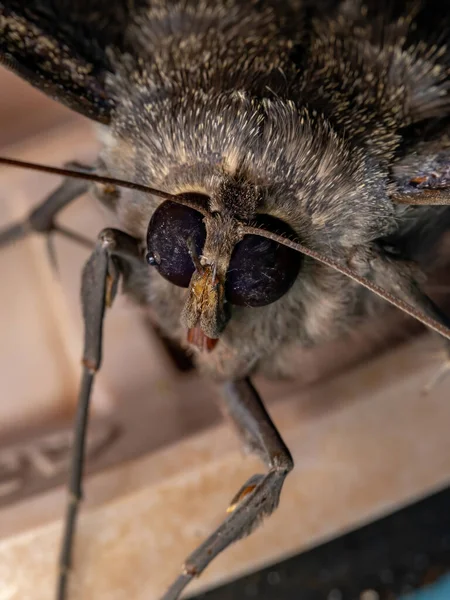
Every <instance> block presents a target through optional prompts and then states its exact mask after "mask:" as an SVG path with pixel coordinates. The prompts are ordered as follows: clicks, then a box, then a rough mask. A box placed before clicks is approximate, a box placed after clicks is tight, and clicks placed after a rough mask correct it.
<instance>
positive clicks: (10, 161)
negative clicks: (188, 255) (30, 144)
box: [0, 157, 206, 215]
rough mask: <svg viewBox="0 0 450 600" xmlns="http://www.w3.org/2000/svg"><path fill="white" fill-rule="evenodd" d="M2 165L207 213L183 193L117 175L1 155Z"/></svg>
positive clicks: (0, 161)
mask: <svg viewBox="0 0 450 600" xmlns="http://www.w3.org/2000/svg"><path fill="white" fill-rule="evenodd" d="M0 165H7V166H9V167H16V168H21V169H30V170H32V171H40V172H41V173H50V174H52V175H61V176H62V177H70V178H72V179H82V180H84V181H92V182H94V183H101V184H104V185H113V186H117V187H121V188H126V189H130V190H136V191H138V192H143V193H145V194H151V195H152V196H157V197H158V198H163V199H164V200H172V202H177V203H178V204H183V206H188V207H189V208H193V209H195V210H198V211H199V212H201V213H202V214H204V215H206V211H205V209H204V208H203V207H202V206H200V205H199V204H197V203H196V202H192V201H191V200H188V199H187V198H186V197H185V196H184V195H183V194H169V193H168V192H163V191H162V190H157V189H155V188H152V187H149V186H148V185H142V184H140V183H133V182H132V181H126V180H124V179H117V178H116V177H108V176H104V175H97V174H96V173H88V172H87V171H75V170H73V169H66V168H62V167H51V166H47V165H41V164H37V163H31V162H26V161H24V160H17V159H14V158H5V157H0Z"/></svg>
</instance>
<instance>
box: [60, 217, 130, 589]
mask: <svg viewBox="0 0 450 600" xmlns="http://www.w3.org/2000/svg"><path fill="white" fill-rule="evenodd" d="M137 262H139V264H141V263H142V255H141V252H140V248H139V244H138V241H137V240H136V239H134V238H132V237H131V236H129V235H128V234H126V233H123V232H121V231H118V230H116V229H104V230H103V231H102V232H101V234H100V235H99V238H98V241H97V244H96V246H95V248H94V251H93V252H92V254H91V256H90V258H89V260H88V261H87V263H86V265H85V267H84V270H83V276H82V284H81V299H82V307H83V320H84V350H83V361H82V364H83V372H82V377H81V386H80V392H79V397H78V406H77V412H76V417H75V424H74V441H73V450H72V459H71V467H70V474H69V500H68V504H67V509H66V518H65V524H64V533H63V539H62V547H61V554H60V561H59V564H60V571H59V576H58V585H57V592H56V598H57V600H64V599H65V598H66V592H67V583H68V575H69V569H70V565H71V559H72V549H73V540H74V533H75V524H76V519H77V514H78V508H79V504H80V501H81V499H82V487H81V484H82V476H83V466H84V450H85V436H86V429H87V422H88V412H89V402H90V398H91V392H92V386H93V383H94V378H95V374H96V372H97V371H98V369H99V368H100V363H101V358H102V334H103V320H104V315H105V309H106V308H107V307H110V306H111V305H112V302H113V300H114V296H115V294H116V292H117V287H118V283H119V279H120V278H121V277H122V279H123V280H124V284H126V279H127V277H128V274H130V273H131V272H132V270H133V267H134V266H135V265H136V264H137Z"/></svg>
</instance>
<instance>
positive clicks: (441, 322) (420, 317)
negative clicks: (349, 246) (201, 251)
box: [241, 226, 450, 340]
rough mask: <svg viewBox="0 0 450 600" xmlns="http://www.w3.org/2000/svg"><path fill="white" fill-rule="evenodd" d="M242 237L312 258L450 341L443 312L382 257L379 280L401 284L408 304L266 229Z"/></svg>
mask: <svg viewBox="0 0 450 600" xmlns="http://www.w3.org/2000/svg"><path fill="white" fill-rule="evenodd" d="M241 233H242V234H243V235H246V234H251V235H259V236H261V237H265V238H268V239H269V240H273V241H274V242H277V243H278V244H282V245H284V246H287V247H288V248H291V249H292V250H296V251H297V252H301V253H302V254H304V255H305V256H309V257H310V258H312V259H314V260H316V261H318V262H320V263H322V264H324V265H327V266H328V267H330V268H331V269H334V270H335V271H338V272H339V273H342V274H343V275H346V276H347V277H349V278H350V279H353V281H356V282H357V283H359V284H360V285H362V286H363V287H365V288H366V289H368V290H370V291H371V292H373V293H374V294H376V295H377V296H379V297H380V298H383V300H386V302H389V303H390V304H392V305H393V306H395V307H396V308H398V309H399V310H401V311H402V312H404V313H406V314H408V315H409V316H410V317H413V318H414V319H416V320H417V321H420V322H421V323H423V325H426V326H427V327H429V328H430V329H433V330H434V331H436V332H437V333H439V334H440V335H442V336H443V337H444V338H446V339H448V340H450V320H449V319H448V318H447V317H446V316H445V315H444V314H443V313H442V312H441V311H440V309H439V308H438V307H437V306H436V305H435V304H434V303H433V302H432V300H431V299H430V298H428V296H427V295H426V294H425V293H423V292H422V291H421V290H420V289H419V288H418V287H417V286H416V285H414V284H413V282H412V280H410V279H408V280H406V278H405V277H404V276H402V275H401V274H400V273H399V271H398V269H394V267H393V265H392V264H391V263H389V262H387V261H382V260H381V258H380V257H379V258H378V260H379V264H378V265H377V267H378V276H379V278H383V279H386V278H387V276H389V277H390V279H392V281H393V282H396V284H397V285H396V287H398V284H399V283H400V291H401V293H402V295H403V296H404V297H406V298H408V301H405V300H403V299H402V298H399V297H397V296H394V295H393V294H392V293H391V292H390V291H388V290H386V289H384V288H383V287H381V286H380V285H378V284H377V283H375V282H373V281H370V279H368V278H367V277H364V276H363V275H360V274H359V273H357V272H356V271H354V270H353V269H351V268H349V267H346V266H344V265H342V264H340V263H339V262H338V261H336V260H334V259H333V258H330V257H329V256H326V255H324V254H322V253H320V252H316V251H315V250H311V249H310V248H307V247H306V246H303V244H300V243H298V242H294V241H292V240H289V239H287V238H285V237H283V236H281V235H278V234H276V233H272V232H271V231H267V230H264V229H259V228H257V227H247V226H243V227H242V228H241ZM405 284H406V285H405ZM408 285H409V289H408ZM414 305H416V306H418V308H415V306H414Z"/></svg>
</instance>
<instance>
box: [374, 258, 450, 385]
mask: <svg viewBox="0 0 450 600" xmlns="http://www.w3.org/2000/svg"><path fill="white" fill-rule="evenodd" d="M372 267H374V274H375V282H376V283H378V284H379V285H381V286H382V287H383V288H384V289H385V290H387V291H388V292H394V293H395V294H396V295H397V296H399V297H401V298H402V299H403V300H405V301H406V302H407V303H408V304H410V305H411V306H413V307H414V308H415V309H417V310H418V311H420V312H421V313H423V314H425V315H426V316H428V317H432V318H433V319H435V320H436V321H438V322H439V323H441V325H443V326H444V327H446V328H450V318H449V317H448V316H447V315H446V314H445V313H444V312H443V311H442V310H441V309H440V308H439V307H438V306H437V305H436V304H435V303H434V302H433V300H431V298H429V297H428V296H427V295H426V294H425V292H423V291H422V290H421V289H420V287H419V286H418V284H417V283H416V282H415V280H414V277H413V276H412V275H411V274H410V270H409V268H408V266H407V265H405V264H403V263H402V262H401V261H398V262H396V261H392V260H386V259H381V258H377V259H375V260H374V261H372ZM441 339H442V341H443V343H444V349H445V359H444V362H443V364H442V365H441V366H440V368H439V369H438V371H437V372H436V374H435V375H434V376H433V377H432V378H431V380H430V381H429V382H428V383H427V384H426V385H425V386H424V388H423V393H424V394H428V393H429V392H430V391H431V390H432V389H433V388H434V387H435V386H436V385H437V384H438V383H439V382H440V381H442V379H444V378H445V377H446V376H447V375H448V374H449V373H450V340H448V339H447V338H444V337H443V336H441Z"/></svg>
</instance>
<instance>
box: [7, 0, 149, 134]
mask: <svg viewBox="0 0 450 600" xmlns="http://www.w3.org/2000/svg"><path fill="white" fill-rule="evenodd" d="M140 1H141V0H137V1H136V2H135V3H134V4H133V3H130V2H127V0H27V1H26V2H24V1H23V0H0V62H1V63H2V64H3V65H5V66H6V67H7V68H9V69H10V70H12V71H14V72H15V73H17V74H18V75H19V76H20V77H22V78H23V79H25V80H26V81H28V82H29V83H31V84H32V85H33V86H35V87H37V88H38V89H40V90H41V91H43V92H44V93H46V94H47V95H49V96H51V97H52V98H54V99H55V100H57V101H59V102H61V103H63V104H65V105H67V106H68V107H69V108H71V109H73V110H75V111H77V112H79V113H81V114H83V115H85V116H87V117H89V118H91V119H93V120H96V121H100V122H104V123H107V122H108V121H109V118H110V113H111V110H112V108H113V101H112V99H111V98H109V97H108V93H107V90H106V86H105V78H106V76H107V74H108V72H109V71H110V70H111V68H112V67H111V63H110V60H109V58H108V51H107V49H108V48H109V47H112V48H116V49H119V50H126V45H127V40H126V34H127V28H128V24H129V22H130V21H131V19H132V18H133V16H134V15H133V11H134V10H136V6H137V5H138V4H139V2H140ZM130 6H133V10H132V9H130Z"/></svg>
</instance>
